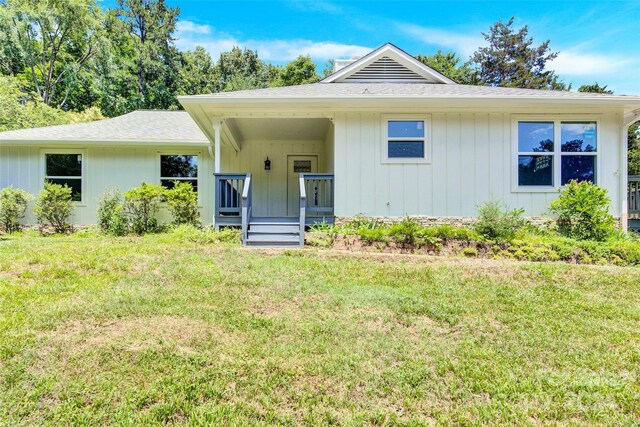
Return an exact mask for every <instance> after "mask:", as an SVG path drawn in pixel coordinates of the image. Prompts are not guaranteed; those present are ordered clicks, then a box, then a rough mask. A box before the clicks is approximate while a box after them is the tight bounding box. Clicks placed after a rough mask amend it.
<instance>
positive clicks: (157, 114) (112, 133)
mask: <svg viewBox="0 0 640 427" xmlns="http://www.w3.org/2000/svg"><path fill="white" fill-rule="evenodd" d="M20 141H25V142H26V141H29V142H32V141H42V142H51V143H56V142H64V143H70V142H71V143H72V142H94V143H114V144H117V143H129V144H130V143H132V142H135V143H142V144H144V143H149V144H156V145H169V144H178V145H182V144H187V145H188V144H192V145H193V144H195V145H199V144H208V143H209V140H208V139H207V137H206V136H205V135H204V134H203V133H202V131H201V130H200V128H198V125H196V123H195V122H194V121H193V119H191V117H190V116H189V113H187V112H186V111H161V110H159V111H155V110H138V111H133V112H131V113H128V114H125V115H122V116H119V117H114V118H111V119H105V120H98V121H95V122H86V123H74V124H68V125H60V126H48V127H41V128H32V129H20V130H12V131H7V132H0V143H3V142H5V143H6V142H20Z"/></svg>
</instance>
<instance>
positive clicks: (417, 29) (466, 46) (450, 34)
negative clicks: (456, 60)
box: [396, 23, 485, 59]
mask: <svg viewBox="0 0 640 427" xmlns="http://www.w3.org/2000/svg"><path fill="white" fill-rule="evenodd" d="M396 26H397V28H398V30H400V31H402V32H403V33H405V34H407V35H408V36H411V37H415V38H417V39H419V40H420V41H422V42H423V43H426V44H433V45H436V46H440V47H443V48H445V49H453V50H454V51H455V52H456V53H458V55H460V56H462V58H463V59H466V58H468V57H469V56H470V55H471V54H472V53H473V52H475V51H476V49H477V48H478V47H479V46H483V45H484V44H485V40H484V38H483V37H482V35H480V34H479V33H478V34H477V35H469V34H464V33H457V32H454V31H447V30H439V29H437V28H429V27H423V26H420V25H414V24H407V23H397V24H396Z"/></svg>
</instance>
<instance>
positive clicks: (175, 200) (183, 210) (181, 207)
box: [165, 181, 200, 225]
mask: <svg viewBox="0 0 640 427" xmlns="http://www.w3.org/2000/svg"><path fill="white" fill-rule="evenodd" d="M165 200H166V201H167V205H168V207H169V210H170V211H171V214H172V215H173V221H174V223H176V224H191V225H200V211H199V209H198V193H197V192H196V191H195V190H194V189H193V186H192V185H191V183H190V182H185V181H175V182H174V185H173V188H172V189H170V190H167V191H165Z"/></svg>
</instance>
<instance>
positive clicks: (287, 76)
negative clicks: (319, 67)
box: [279, 55, 320, 86]
mask: <svg viewBox="0 0 640 427" xmlns="http://www.w3.org/2000/svg"><path fill="white" fill-rule="evenodd" d="M319 80H320V76H318V73H316V64H315V63H314V62H313V60H312V59H311V57H310V56H302V55H300V56H298V58H296V59H295V60H293V61H291V62H290V63H288V64H287V65H286V66H285V67H284V68H283V69H282V71H281V72H280V81H279V83H280V85H282V86H293V85H302V84H308V83H315V82H317V81H319Z"/></svg>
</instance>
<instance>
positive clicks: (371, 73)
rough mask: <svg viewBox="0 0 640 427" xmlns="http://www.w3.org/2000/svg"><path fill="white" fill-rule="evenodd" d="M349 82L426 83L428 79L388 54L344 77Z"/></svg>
mask: <svg viewBox="0 0 640 427" xmlns="http://www.w3.org/2000/svg"><path fill="white" fill-rule="evenodd" d="M344 81H347V82H398V83H400V82H401V83H425V82H429V80H428V79H426V78H424V77H423V76H421V75H419V74H418V73H416V72H415V71H412V70H410V69H408V68H407V67H405V66H404V65H402V64H399V63H398V62H396V61H394V60H393V59H391V58H389V57H388V56H383V57H381V58H380V59H378V60H376V61H375V62H372V63H371V64H369V65H367V66H366V67H364V68H363V69H361V70H359V71H357V72H355V73H353V74H351V75H349V76H347V77H345V78H344Z"/></svg>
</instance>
